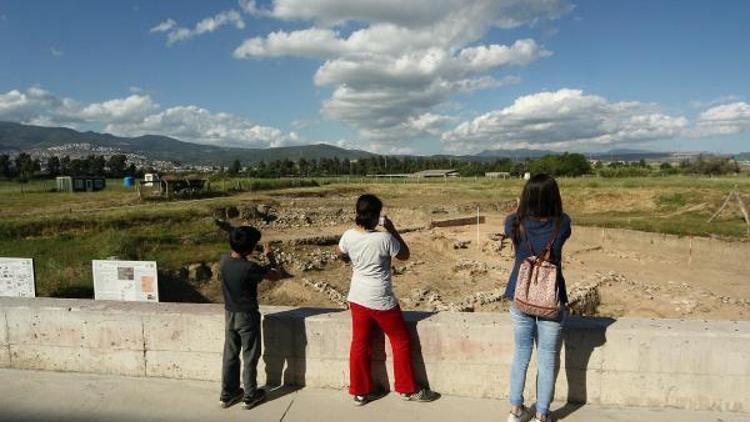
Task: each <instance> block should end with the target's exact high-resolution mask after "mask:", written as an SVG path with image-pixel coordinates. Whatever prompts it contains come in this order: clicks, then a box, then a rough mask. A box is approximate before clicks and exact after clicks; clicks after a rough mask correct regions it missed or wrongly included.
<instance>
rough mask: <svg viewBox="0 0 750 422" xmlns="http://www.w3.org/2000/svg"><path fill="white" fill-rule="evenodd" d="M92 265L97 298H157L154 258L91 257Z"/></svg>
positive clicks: (127, 299)
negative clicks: (112, 258)
mask: <svg viewBox="0 0 750 422" xmlns="http://www.w3.org/2000/svg"><path fill="white" fill-rule="evenodd" d="M92 266H93V273H94V297H95V298H96V299H98V300H123V301H143V302H158V301H159V287H158V278H157V272H156V262H153V261H116V260H106V261H101V260H94V261H93V262H92Z"/></svg>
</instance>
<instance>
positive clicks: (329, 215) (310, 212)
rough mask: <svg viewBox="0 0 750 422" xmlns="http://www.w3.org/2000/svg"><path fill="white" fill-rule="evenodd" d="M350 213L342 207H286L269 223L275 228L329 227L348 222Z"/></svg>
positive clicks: (350, 217) (350, 218)
mask: <svg viewBox="0 0 750 422" xmlns="http://www.w3.org/2000/svg"><path fill="white" fill-rule="evenodd" d="M350 214H351V213H347V212H344V210H343V209H342V208H324V207H318V208H313V209H310V208H288V209H284V210H283V212H279V213H278V214H277V218H276V219H275V220H274V221H273V222H272V223H269V224H273V226H274V227H276V228H299V227H313V226H315V227H331V226H338V225H342V224H347V223H350V222H351V220H352V216H351V215H350Z"/></svg>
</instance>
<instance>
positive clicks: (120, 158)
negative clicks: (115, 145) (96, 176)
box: [107, 154, 128, 177]
mask: <svg viewBox="0 0 750 422" xmlns="http://www.w3.org/2000/svg"><path fill="white" fill-rule="evenodd" d="M127 162H128V158H127V157H126V156H125V155H124V154H115V155H113V156H111V157H109V160H107V167H108V168H109V174H110V175H111V176H112V177H123V176H124V175H125V170H126V168H127V164H128V163H127Z"/></svg>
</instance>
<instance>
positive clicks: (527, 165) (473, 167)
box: [227, 154, 591, 178]
mask: <svg viewBox="0 0 750 422" xmlns="http://www.w3.org/2000/svg"><path fill="white" fill-rule="evenodd" d="M434 169H455V170H457V171H458V172H459V173H460V174H461V176H468V177H471V176H484V174H485V173H488V172H508V173H510V174H511V175H513V176H519V175H523V174H524V173H525V172H527V171H530V172H532V173H541V172H544V173H548V174H552V175H555V176H580V175H583V174H586V173H590V172H591V166H590V164H589V162H588V161H587V160H586V157H584V156H583V155H581V154H562V155H549V156H546V157H542V158H537V159H527V160H524V161H513V160H511V159H509V158H501V159H497V160H492V161H465V160H456V159H453V158H443V157H430V158H423V157H390V156H373V157H367V158H363V159H360V160H357V161H351V160H349V159H347V158H345V159H343V160H339V159H338V158H322V159H320V160H314V159H313V160H307V159H304V158H301V159H299V160H297V161H292V160H288V159H286V160H277V161H271V162H268V163H266V162H265V161H261V162H259V163H257V164H256V165H254V166H251V167H243V165H242V163H241V162H240V161H239V160H235V161H234V162H233V163H232V165H231V166H230V167H229V169H228V170H227V172H228V174H229V175H232V176H240V175H242V176H249V177H260V178H273V177H284V176H292V177H319V176H349V175H351V176H366V175H373V174H403V173H414V172H418V171H422V170H434Z"/></svg>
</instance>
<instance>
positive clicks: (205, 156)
mask: <svg viewBox="0 0 750 422" xmlns="http://www.w3.org/2000/svg"><path fill="white" fill-rule="evenodd" d="M73 144H89V145H91V146H94V147H102V148H107V149H112V150H114V151H117V152H122V153H131V154H139V155H143V156H146V157H148V158H149V159H151V160H165V161H181V162H183V163H190V164H205V165H220V164H224V165H228V164H230V163H231V162H233V161H234V160H235V159H238V160H240V161H241V162H242V163H243V164H250V163H255V162H259V161H274V160H283V159H287V158H288V159H290V160H294V161H296V160H298V159H300V158H306V159H308V160H311V159H321V158H335V157H338V158H340V159H344V158H349V159H358V158H363V157H369V156H372V155H374V154H372V153H369V152H366V151H359V150H349V149H344V148H339V147H335V146H332V145H327V144H317V145H302V146H293V147H278V148H230V147H220V146H214V145H203V144H194V143H190V142H183V141H180V140H177V139H174V138H170V137H168V136H158V135H144V136H138V137H134V138H128V137H120V136H114V135H110V134H102V133H96V132H90V131H89V132H78V131H76V130H73V129H69V128H61V127H41V126H29V125H22V124H18V123H10V122H0V152H3V151H5V152H11V153H15V152H22V151H26V152H29V151H42V150H47V149H48V148H50V147H60V146H65V145H73Z"/></svg>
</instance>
